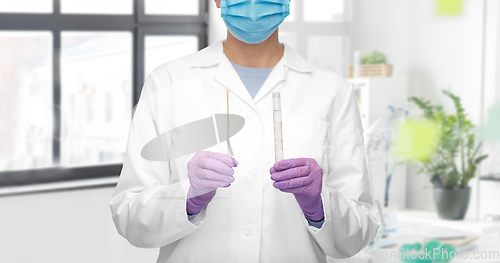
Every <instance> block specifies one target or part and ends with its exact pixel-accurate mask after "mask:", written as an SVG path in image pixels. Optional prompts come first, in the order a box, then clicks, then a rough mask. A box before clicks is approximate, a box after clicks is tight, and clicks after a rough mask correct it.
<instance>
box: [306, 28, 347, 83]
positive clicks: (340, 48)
mask: <svg viewBox="0 0 500 263" xmlns="http://www.w3.org/2000/svg"><path fill="white" fill-rule="evenodd" d="M307 42H308V43H307V51H308V52H307V56H308V59H309V61H310V62H311V63H312V64H315V65H318V66H322V67H325V68H327V69H330V70H333V71H334V72H337V73H338V74H340V75H343V76H345V75H346V74H345V71H346V67H347V64H348V54H349V38H347V37H343V36H310V37H308V41H307Z"/></svg>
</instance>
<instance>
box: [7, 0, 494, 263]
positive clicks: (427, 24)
mask: <svg viewBox="0 0 500 263" xmlns="http://www.w3.org/2000/svg"><path fill="white" fill-rule="evenodd" d="M285 21H286V22H285V23H283V24H282V26H281V28H280V39H281V41H282V42H285V43H287V44H289V45H290V46H291V47H292V48H294V49H295V50H297V51H298V52H299V53H300V54H301V55H302V56H304V57H305V58H307V59H308V60H309V61H311V62H312V63H313V64H316V65H319V66H322V67H325V68H328V69H330V70H333V71H335V72H337V73H339V74H341V75H342V76H344V77H345V78H347V79H348V81H349V82H351V83H352V85H353V88H354V89H355V90H356V95H357V97H358V102H359V107H360V113H361V117H362V121H363V126H364V129H365V132H366V135H365V139H366V144H367V149H368V150H369V151H368V152H369V164H370V172H371V183H372V188H373V197H374V199H375V200H377V202H378V203H379V204H380V207H381V208H382V209H381V211H382V217H383V218H385V223H384V224H385V227H384V229H382V230H383V231H386V232H388V233H389V232H394V233H397V234H394V238H393V240H391V242H393V243H397V244H399V243H398V242H403V241H397V240H398V238H401V236H405V235H406V236H412V235H413V236H414V235H415V234H414V233H413V234H411V233H409V232H408V231H409V230H408V229H409V228H410V227H411V226H413V227H415V226H417V228H420V229H426V230H428V232H435V231H436V229H438V230H444V229H446V230H447V231H449V232H447V234H448V235H452V236H453V235H454V234H455V235H456V234H457V232H456V231H465V232H466V234H467V235H466V236H467V237H470V236H473V237H475V238H476V241H474V242H476V246H475V248H472V249H479V248H480V247H481V246H482V244H483V243H491V242H496V241H499V240H498V239H491V238H495V237H490V236H487V237H483V236H484V235H485V234H493V235H495V234H496V235H497V236H498V233H500V223H499V221H500V201H499V200H500V175H499V174H500V140H499V136H500V128H499V125H500V109H498V107H499V106H498V105H499V103H500V1H498V0H293V1H292V2H291V15H290V16H289V17H288V18H287V19H286V20H285ZM225 37H226V28H225V25H224V23H223V21H222V19H221V18H220V10H218V9H217V8H216V7H215V4H214V3H213V1H207V0H182V1H174V0H86V1H83V0H0V211H1V212H0V213H1V216H0V262H53V263H57V262H68V261H69V262H155V260H156V257H157V254H158V251H157V250H156V249H153V250H148V249H138V248H134V247H132V246H131V245H130V244H128V242H127V241H126V240H125V239H123V238H121V237H120V236H119V235H118V233H117V232H116V230H115V228H114V225H113V222H112V219H111V213H110V210H109V206H108V203H109V200H110V198H111V195H112V193H113V190H114V186H115V184H116V182H117V180H118V175H119V173H120V170H121V165H120V163H121V161H122V157H123V153H124V151H125V149H126V140H127V135H128V129H129V124H130V121H131V118H132V109H133V106H134V105H135V104H136V103H137V101H138V98H139V95H140V91H141V88H142V85H143V83H144V79H145V77H146V76H147V75H148V74H149V73H150V72H151V71H152V70H153V69H154V68H156V67H157V66H159V65H161V64H162V63H165V62H167V61H170V60H173V59H176V58H179V57H182V56H184V55H188V54H191V53H194V52H196V51H198V50H200V49H202V48H204V47H206V46H207V45H209V44H212V43H214V42H217V41H219V40H223V39H225ZM443 90H445V91H449V92H451V93H452V94H454V96H456V97H458V98H459V99H460V102H461V107H463V109H464V111H465V114H466V115H465V116H466V118H467V120H468V121H470V123H471V124H473V125H474V126H475V128H470V130H467V134H469V135H470V134H476V138H475V140H473V142H472V144H474V145H471V149H472V148H473V150H471V151H474V150H475V149H476V148H477V149H478V153H477V156H476V157H481V156H483V155H486V154H487V155H488V157H487V158H482V160H479V161H478V162H477V165H475V166H474V171H473V172H472V173H470V174H472V177H471V178H470V181H468V184H466V185H461V187H459V188H467V186H469V187H470V188H469V189H470V196H469V197H468V199H467V200H469V201H468V207H467V206H466V205H465V206H466V207H465V215H464V216H463V218H460V220H453V221H447V220H448V219H449V218H448V219H447V218H446V215H445V214H446V213H447V212H446V211H445V212H443V209H441V210H440V207H442V206H443V203H439V202H440V201H439V198H438V197H436V188H437V187H438V185H437V184H436V181H433V182H434V183H433V182H432V181H431V179H432V175H434V174H429V171H427V174H426V172H424V173H419V167H420V168H421V167H423V166H424V167H425V165H428V163H426V162H425V161H420V162H419V161H413V162H401V159H398V158H396V157H394V154H392V152H393V149H392V148H394V147H396V146H395V145H396V144H397V140H396V139H394V138H393V137H394V136H395V135H394V134H396V133H397V131H396V130H397V129H396V127H397V125H399V124H401V123H406V121H407V120H410V119H415V120H419V119H423V117H424V113H425V107H421V106H422V105H420V106H419V105H417V104H416V103H415V101H409V100H408V98H409V97H416V98H421V99H423V101H424V102H426V103H428V104H427V105H428V106H429V105H439V106H437V107H438V108H439V107H442V112H443V114H445V115H446V114H447V115H446V116H452V115H453V114H455V112H456V108H455V107H456V105H455V104H454V101H453V100H452V99H450V98H449V96H448V95H446V94H444V93H443V92H442V91H443ZM423 109H424V110H423ZM435 109H436V108H435ZM437 110H438V111H439V109H437ZM452 118H453V117H452ZM441 121H442V120H441ZM391 132H392V133H391ZM459 132H460V131H459ZM432 133H433V132H432V131H431V132H430V133H429V134H431V135H432ZM425 134H426V133H424V135H425ZM393 135H394V136H393ZM417 135H418V132H416V131H415V130H413V131H412V133H411V134H410V135H409V136H410V138H413V140H414V142H417V143H418V142H419V140H420V139H418V138H417V137H418V136H417ZM431 135H429V136H424V139H423V140H425V138H428V137H432V136H431ZM391 136H392V137H391ZM416 136H417V137H416ZM457 136H458V137H460V136H461V135H457ZM458 137H457V138H458ZM457 140H458V142H460V143H465V142H466V141H465V140H464V141H460V140H459V139H457ZM479 141H483V144H482V147H477V146H478V145H479ZM468 142H470V140H468ZM459 146H460V145H458V146H457V147H459ZM456 149H458V150H459V151H460V150H461V148H460V147H459V148H456ZM467 154H469V153H467ZM429 156H430V157H431V158H435V156H434V155H433V154H429ZM459 157H460V154H458V155H457V156H454V155H453V156H451V157H450V158H451V160H454V159H457V162H458V163H459V161H460V160H459V159H460V158H459ZM476 160H477V159H473V160H472V163H475V162H476ZM452 166H453V165H452ZM458 166H460V165H458ZM445 173H446V174H451V173H450V172H449V171H443V172H442V174H440V175H441V176H442V178H445V176H444V174H445ZM458 174H459V177H460V176H462V177H463V175H464V174H465V173H464V171H462V172H459V173H458ZM460 174H461V175H460ZM388 178H389V180H388ZM460 178H461V177H460ZM434 179H435V178H434ZM388 182H389V183H388ZM464 186H465V187H464ZM438 188H439V187H438ZM455 199H459V198H458V197H457V198H455ZM466 203H467V202H466ZM450 205H451V204H448V203H446V202H445V203H444V206H450ZM458 207H460V209H462V210H463V208H464V203H463V202H462V203H459V204H458ZM443 213H444V214H443ZM455 219H456V218H455ZM424 225H425V227H424ZM407 230H408V231H407ZM405 231H406V232H405ZM450 231H454V232H450ZM410 232H411V231H410ZM420 232H422V231H420ZM405 233H406V234H405ZM450 233H451V234H450ZM460 233H462V232H460ZM384 236H387V235H386V234H384ZM389 236H390V235H389ZM445 236H446V235H445ZM459 236H460V235H459ZM454 237H456V236H454ZM492 240H493V241H492ZM386 241H388V240H386ZM481 242H483V243H481ZM382 243H383V242H382ZM390 244H392V243H390ZM498 244H500V242H499V243H498ZM376 246H377V247H380V246H379V245H376ZM382 247H383V246H382ZM488 262H489V261H488ZM491 262H500V259H499V260H498V261H491Z"/></svg>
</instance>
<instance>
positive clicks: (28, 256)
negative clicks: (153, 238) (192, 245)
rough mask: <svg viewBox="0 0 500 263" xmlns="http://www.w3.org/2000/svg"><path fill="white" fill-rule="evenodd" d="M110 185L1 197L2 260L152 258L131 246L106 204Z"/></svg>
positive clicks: (127, 261) (122, 261) (81, 262)
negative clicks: (118, 229)
mask: <svg viewBox="0 0 500 263" xmlns="http://www.w3.org/2000/svg"><path fill="white" fill-rule="evenodd" d="M113 190H114V188H109V187H108V188H99V189H90V190H78V191H67V192H56V193H44V194H32V195H22V196H11V197H0V211H1V216H0V262H5V263H17V262H19V263H31V262H50V263H68V262H71V263H89V262H106V263H137V262H156V258H157V255H158V249H139V248H135V247H133V246H132V245H130V244H129V243H128V242H127V241H126V240H125V239H124V238H122V237H121V236H120V235H119V234H118V232H117V231H116V229H115V226H114V224H113V220H112V219H111V212H110V209H109V206H108V203H109V200H110V198H111V195H112V193H113Z"/></svg>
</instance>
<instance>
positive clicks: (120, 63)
mask: <svg viewBox="0 0 500 263" xmlns="http://www.w3.org/2000/svg"><path fill="white" fill-rule="evenodd" d="M61 41H62V42H61V45H62V53H61V81H62V83H61V84H62V94H61V99H62V105H61V106H62V124H61V125H62V127H61V137H62V138H61V165H63V166H81V165H97V164H104V163H120V162H122V160H123V153H124V152H125V149H126V143H127V135H128V130H129V124H130V120H131V118H132V116H131V111H132V77H131V76H132V34H131V33H129V32H63V33H62V35H61Z"/></svg>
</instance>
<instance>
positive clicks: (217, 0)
mask: <svg viewBox="0 0 500 263" xmlns="http://www.w3.org/2000/svg"><path fill="white" fill-rule="evenodd" d="M214 1H215V4H216V5H217V8H220V0H214Z"/></svg>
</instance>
